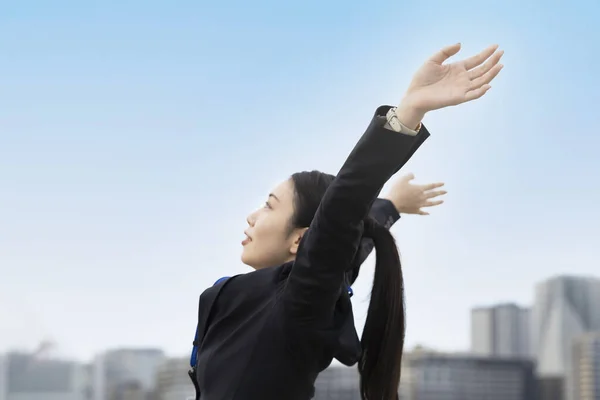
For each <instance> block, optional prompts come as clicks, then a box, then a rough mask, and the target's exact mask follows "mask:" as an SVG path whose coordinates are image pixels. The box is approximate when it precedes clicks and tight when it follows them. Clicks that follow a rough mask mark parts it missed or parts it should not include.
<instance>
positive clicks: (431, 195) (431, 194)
mask: <svg viewBox="0 0 600 400" xmlns="http://www.w3.org/2000/svg"><path fill="white" fill-rule="evenodd" d="M446 193H448V192H446V191H445V190H436V191H433V192H427V193H425V198H426V199H433V198H434V197H438V196H443V195H445V194H446Z"/></svg>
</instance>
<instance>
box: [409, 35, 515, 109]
mask: <svg viewBox="0 0 600 400" xmlns="http://www.w3.org/2000/svg"><path fill="white" fill-rule="evenodd" d="M496 49H497V47H496V46H492V47H489V48H488V49H486V50H484V51H483V52H481V53H479V54H477V55H476V56H473V57H470V58H468V59H466V60H461V61H457V62H454V63H450V64H443V62H444V61H446V60H447V59H448V58H450V57H451V56H453V55H455V54H456V53H458V51H459V50H460V45H459V44H457V45H454V46H449V47H446V48H444V49H442V50H441V51H440V52H438V53H436V54H435V55H434V56H433V57H431V58H430V59H429V60H428V61H427V62H426V63H425V64H423V66H422V67H421V68H420V69H419V70H418V71H417V73H416V74H415V75H414V77H413V80H412V82H411V84H410V87H409V89H408V92H407V95H410V98H411V99H412V101H413V102H414V104H416V105H417V107H418V108H420V109H422V110H425V111H430V110H436V109H439V108H442V107H447V106H453V105H457V104H461V103H464V102H467V101H470V100H474V99H477V98H479V97H481V96H483V95H484V94H485V92H486V91H487V90H488V89H489V88H490V86H489V83H490V82H491V81H492V80H493V79H494V78H495V77H496V75H498V73H499V72H500V70H501V69H502V65H501V64H498V62H499V61H500V58H501V57H502V54H503V52H501V51H496ZM486 60H487V62H485V61H486ZM484 62H485V63H484Z"/></svg>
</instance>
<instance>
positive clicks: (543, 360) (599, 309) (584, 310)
mask: <svg viewBox="0 0 600 400" xmlns="http://www.w3.org/2000/svg"><path fill="white" fill-rule="evenodd" d="M595 330H600V279H595V278H586V277H572V276H560V277H555V278H552V279H548V280H546V281H544V282H542V283H539V284H538V285H537V286H536V288H535V302H534V306H533V310H532V331H533V335H532V344H533V348H534V354H535V358H536V361H537V374H538V376H539V378H540V383H539V384H540V396H541V398H540V400H563V399H566V400H579V399H574V398H573V397H572V395H573V388H572V387H571V380H567V379H566V377H567V373H568V371H570V370H571V368H572V359H573V356H572V349H573V341H574V339H575V338H576V337H578V336H580V335H582V334H584V333H586V332H591V331H595ZM561 381H562V382H561ZM560 387H562V388H563V390H561V391H560V392H556V390H557V388H560ZM545 396H550V397H545Z"/></svg>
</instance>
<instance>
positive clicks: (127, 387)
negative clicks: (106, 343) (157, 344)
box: [91, 349, 165, 400]
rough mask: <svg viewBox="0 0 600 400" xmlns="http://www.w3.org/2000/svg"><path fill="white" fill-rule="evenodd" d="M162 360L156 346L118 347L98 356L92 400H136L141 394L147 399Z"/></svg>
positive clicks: (93, 368) (162, 354)
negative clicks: (154, 347) (145, 347)
mask: <svg viewBox="0 0 600 400" xmlns="http://www.w3.org/2000/svg"><path fill="white" fill-rule="evenodd" d="M164 360H165V355H164V353H163V351H162V350H159V349H118V350H110V351H107V352H105V353H104V354H101V355H99V356H97V357H96V358H95V359H94V362H93V366H92V395H91V400H129V398H131V400H137V398H138V397H140V396H143V397H144V400H146V398H148V397H150V395H151V393H153V392H154V390H155V382H156V373H157V371H158V368H159V366H160V365H161V364H162V363H163V362H164ZM142 394H143V395H142ZM124 397H127V399H125V398H124Z"/></svg>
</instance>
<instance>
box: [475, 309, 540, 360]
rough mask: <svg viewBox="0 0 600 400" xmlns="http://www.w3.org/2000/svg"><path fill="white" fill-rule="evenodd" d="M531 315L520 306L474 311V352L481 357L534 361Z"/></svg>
mask: <svg viewBox="0 0 600 400" xmlns="http://www.w3.org/2000/svg"><path fill="white" fill-rule="evenodd" d="M530 338H531V312H530V310H529V309H528V308H523V307H519V306H518V305H516V304H499V305H496V306H492V307H479V308H474V309H473V310H471V352H473V354H476V355H480V356H490V357H512V358H530V357H531V356H532V349H531V345H530Z"/></svg>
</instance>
